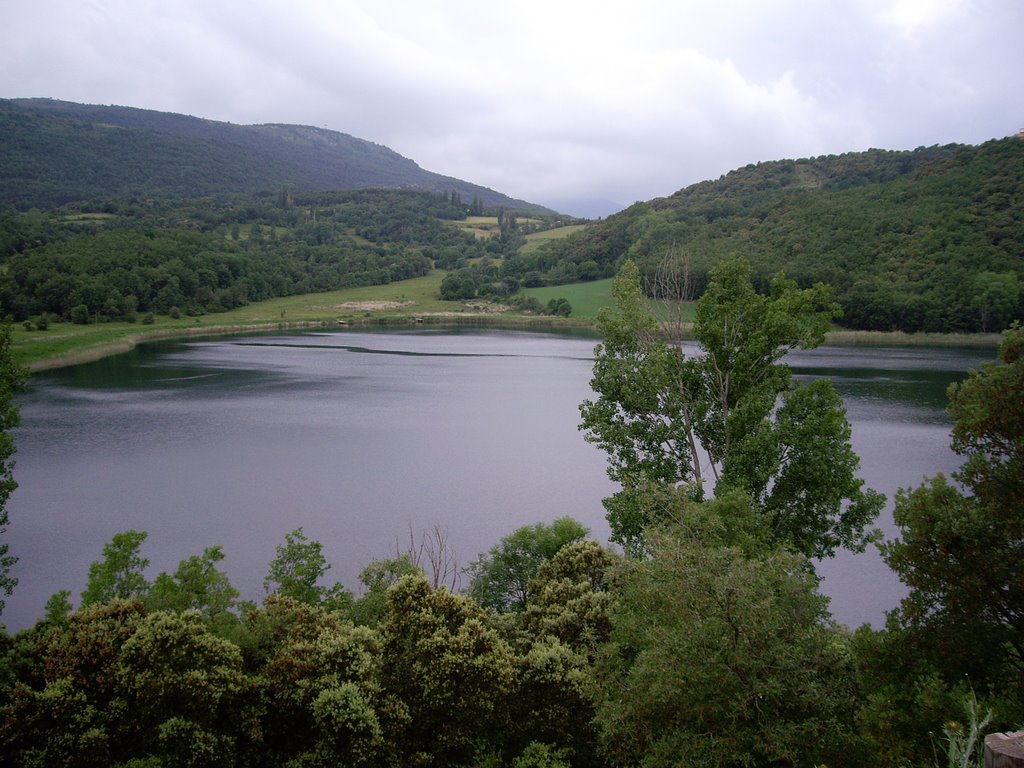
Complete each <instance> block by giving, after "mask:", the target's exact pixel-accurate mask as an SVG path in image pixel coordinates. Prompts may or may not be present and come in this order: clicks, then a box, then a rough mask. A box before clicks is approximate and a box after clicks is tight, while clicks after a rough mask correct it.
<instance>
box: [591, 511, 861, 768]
mask: <svg viewBox="0 0 1024 768" xmlns="http://www.w3.org/2000/svg"><path fill="white" fill-rule="evenodd" d="M674 493H675V494H677V495H680V496H681V494H679V492H678V491H676V492H674ZM676 504H677V505H678V506H680V507H682V510H681V511H682V512H683V514H681V515H680V522H678V523H669V524H665V525H663V526H660V527H657V528H655V529H652V530H651V531H650V532H649V536H648V542H647V546H648V552H649V554H650V556H649V557H647V558H643V559H639V558H625V559H623V560H621V561H620V562H619V563H618V564H617V565H616V566H615V567H614V568H613V571H612V576H611V579H612V581H613V583H615V584H616V585H617V586H616V597H617V599H616V601H615V603H614V604H613V606H612V619H613V622H612V627H613V628H612V632H611V636H610V639H609V642H608V643H606V644H605V645H604V646H602V649H601V654H600V656H599V658H598V661H597V666H596V673H595V674H596V677H597V687H596V697H595V698H596V701H597V714H596V723H597V727H598V730H599V733H600V735H601V738H602V741H603V742H604V747H605V751H606V754H607V755H608V756H609V757H610V758H611V759H612V762H613V764H615V765H641V766H645V767H646V768H658V767H661V766H665V767H666V768H667V767H668V766H673V767H675V766H742V765H765V766H768V765H770V766H797V765H819V764H822V763H823V762H827V763H828V764H842V765H857V764H863V763H864V762H865V761H864V759H863V758H864V755H863V748H862V745H861V744H860V742H859V739H858V737H857V735H856V732H855V728H854V724H853V723H854V712H855V706H856V696H855V690H856V689H855V686H854V676H853V667H852V664H851V654H850V652H849V648H848V640H847V639H846V638H845V637H844V636H843V635H842V634H840V633H839V632H836V631H834V630H833V629H831V628H830V627H829V626H828V625H827V610H826V605H827V600H826V599H825V598H823V597H821V596H820V595H819V594H818V593H817V591H816V587H817V579H816V578H814V577H813V575H811V574H809V573H808V572H807V571H806V569H805V568H803V567H802V563H801V560H802V558H801V557H800V556H799V555H796V554H793V553H792V552H790V551H787V550H786V549H785V548H783V547H782V546H780V545H778V544H777V543H776V544H773V543H772V539H773V536H772V533H771V531H770V530H769V529H768V526H767V520H766V519H765V518H764V517H763V516H762V515H760V514H758V512H757V511H756V509H755V508H754V507H753V506H752V505H751V503H750V500H749V498H748V497H746V496H745V494H743V493H739V492H732V493H729V494H725V495H724V496H722V497H720V498H717V499H715V500H713V501H711V502H694V501H692V500H689V499H685V498H683V499H681V500H677V501H676Z"/></svg>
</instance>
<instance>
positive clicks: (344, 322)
mask: <svg viewBox="0 0 1024 768" xmlns="http://www.w3.org/2000/svg"><path fill="white" fill-rule="evenodd" d="M417 325H431V326H444V325H452V326H463V325H488V326H494V327H498V328H501V327H505V328H510V329H511V328H519V329H522V328H526V329H529V328H536V329H547V330H558V329H561V328H564V329H570V328H591V329H596V323H595V322H594V321H591V320H579V319H576V320H574V319H573V318H552V317H534V316H528V315H515V316H499V315H495V314H462V313H452V314H443V315H441V314H438V315H434V314H424V315H418V316H414V317H411V316H405V315H403V316H390V317H389V316H382V317H374V318H352V319H341V320H300V321H291V322H264V323H231V324H224V325H211V326H203V327H193V328H173V329H172V328H168V329H164V330H154V331H141V332H139V333H134V334H130V335H128V336H125V337H124V338H121V339H118V340H116V341H111V342H105V343H100V344H96V345H93V346H89V347H85V348H83V349H81V350H78V351H75V352H69V353H66V354H60V355H55V356H53V357H48V358H44V359H42V360H36V361H34V362H32V363H29V364H28V366H27V367H28V370H29V372H30V373H37V372H39V371H48V370H55V369H58V368H66V367H69V366H73V365H79V364H82V363H91V362H95V361H97V360H102V359H103V358H106V357H111V356H113V355H119V354H123V353H125V352H130V351H131V350H133V349H135V347H136V346H138V345H139V344H145V343H147V342H150V341H161V340H171V339H188V338H193V337H202V336H235V335H244V334H247V333H260V332H264V331H277V330H280V331H290V330H304V329H315V328H329V329H333V330H338V329H343V328H351V327H368V326H417ZM1001 339H1002V334H999V333H984V334H954V333H919V334H909V333H905V332H903V331H855V330H837V331H830V332H829V333H828V334H826V336H825V342H824V346H836V347H847V346H876V347H902V346H906V347H937V348H940V347H972V348H978V349H982V348H991V349H993V350H995V349H996V348H997V347H998V345H999V342H1000V341H1001Z"/></svg>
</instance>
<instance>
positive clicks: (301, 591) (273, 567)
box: [263, 528, 352, 609]
mask: <svg viewBox="0 0 1024 768" xmlns="http://www.w3.org/2000/svg"><path fill="white" fill-rule="evenodd" d="M321 550H322V545H321V544H320V542H319V541H311V540H310V539H308V538H306V535H305V534H304V533H303V532H302V529H301V528H296V529H295V530H294V531H292V532H291V533H287V534H285V537H284V543H283V544H278V546H277V556H276V557H275V558H274V559H273V561H271V563H270V570H269V571H268V573H267V578H266V579H264V581H263V588H264V589H265V590H266V591H267V592H268V593H272V594H275V595H280V596H281V597H290V598H292V599H293V600H297V601H299V602H300V603H307V604H309V605H323V606H325V607H327V608H329V609H335V608H342V607H347V606H348V605H349V604H350V603H351V602H352V595H351V593H349V592H348V591H347V590H346V589H345V588H344V587H343V586H342V585H341V584H334V585H333V586H330V587H325V586H323V585H321V584H320V580H321V579H322V578H323V576H324V574H326V573H327V571H328V570H329V569H330V567H331V566H330V565H329V564H328V562H327V559H326V558H325V557H324V556H323V552H322V551H321Z"/></svg>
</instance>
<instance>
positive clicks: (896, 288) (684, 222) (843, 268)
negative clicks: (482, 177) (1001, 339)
mask: <svg viewBox="0 0 1024 768" xmlns="http://www.w3.org/2000/svg"><path fill="white" fill-rule="evenodd" d="M733 255H743V256H746V257H747V258H749V259H750V261H751V263H752V265H753V269H754V273H755V277H756V280H757V283H758V286H759V287H760V288H763V289H767V285H768V282H769V280H770V278H771V276H772V275H774V274H776V273H777V272H779V271H785V272H786V273H787V274H788V275H789V276H791V277H793V278H795V279H796V280H797V281H798V282H799V283H801V284H802V285H810V284H812V283H814V282H818V281H822V282H826V283H830V284H831V285H833V286H835V289H836V296H837V298H838V299H839V301H840V303H841V305H842V307H843V310H844V313H845V314H844V317H843V319H842V322H843V324H844V325H847V326H849V327H851V328H861V329H870V330H896V329H898V330H904V331H910V332H915V331H945V332H950V331H991V330H999V329H1001V328H1003V327H1006V326H1007V325H1008V324H1009V323H1010V322H1011V321H1012V320H1015V319H1018V320H1019V319H1024V305H1022V291H1021V288H1022V286H1024V140H1021V139H1020V138H1015V137H1014V138H1007V139H1001V140H995V141H990V142H987V143H985V144H983V145H981V146H977V147H972V146H962V145H947V146H941V147H927V148H919V149H917V150H914V151H907V152H894V151H883V150H869V151H867V152H855V153H848V154H843V155H838V156H827V157H815V158H807V159H801V160H780V161H775V162H766V163H758V164H757V165H748V166H746V167H744V168H740V169H738V170H735V171H732V172H730V173H729V174H726V175H725V176H723V177H721V178H720V179H718V180H715V181H706V182H702V183H700V184H695V185H692V186H690V187H686V188H685V189H682V190H680V191H678V192H676V193H675V194H674V195H671V196H670V197H665V198H658V199H655V200H651V201H649V202H645V203H637V204H635V205H633V206H631V207H630V208H628V209H626V210H625V211H623V212H621V213H619V214H616V215H614V216H610V217H609V218H608V219H606V220H604V221H602V222H598V223H596V224H594V225H592V226H590V227H588V228H587V229H586V230H584V231H583V232H580V233H577V234H575V235H573V236H571V237H569V238H566V239H565V240H560V241H554V242H552V243H550V244H546V245H543V246H541V247H539V248H537V249H536V250H535V251H533V252H531V253H525V254H522V255H521V256H520V261H519V264H518V266H519V268H520V269H521V270H522V271H523V272H527V271H537V272H540V273H542V274H543V276H544V278H545V280H546V281H547V282H549V283H558V282H573V281H576V280H579V279H599V278H603V277H608V276H609V275H611V274H614V273H615V271H616V270H617V268H618V266H619V264H621V262H622V260H623V259H625V258H627V257H628V258H632V259H634V260H635V261H636V262H637V263H638V264H639V265H640V267H641V269H642V271H643V272H644V274H645V275H646V276H647V277H648V278H652V277H653V276H654V275H655V274H656V272H657V270H658V268H659V265H661V264H663V263H665V261H666V260H673V259H674V260H681V261H682V262H684V263H685V264H686V265H687V266H688V269H689V274H690V284H691V286H692V288H693V292H694V294H695V295H700V293H701V292H702V291H703V288H704V286H705V285H706V284H707V280H708V275H709V272H710V270H711V268H712V267H713V266H714V265H715V264H717V263H718V262H719V261H721V260H722V259H723V258H726V257H728V256H733Z"/></svg>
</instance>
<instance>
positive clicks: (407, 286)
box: [13, 270, 481, 368]
mask: <svg viewBox="0 0 1024 768" xmlns="http://www.w3.org/2000/svg"><path fill="white" fill-rule="evenodd" d="M444 275H445V273H444V271H442V270H436V271H434V272H432V273H431V274H430V275H427V276H426V277H420V278H416V279H413V280H403V281H401V282H397V283H391V284H390V285H375V286H369V287H365V288H349V289H346V290H341V291H332V292H330V293H314V294H309V295H306V296H287V297H284V298H280V299H271V300H270V301H262V302H259V303H256V304H249V305H248V306H245V307H240V308H238V309H234V310H231V311H230V312H219V313H217V314H210V315H203V316H201V317H184V316H183V317H180V318H177V319H175V318H171V317H167V316H157V317H155V318H154V322H153V323H152V324H151V325H144V324H142V323H141V322H136V323H94V324H90V325H74V324H73V323H51V324H50V327H49V329H47V330H45V331H39V330H34V331H26V330H25V329H24V328H23V327H22V326H21V325H19V324H15V325H14V327H13V340H14V346H13V353H14V358H15V360H17V361H18V362H19V363H21V364H23V365H29V366H32V367H33V368H40V367H48V366H55V365H65V364H69V363H72V362H80V361H84V360H90V359H96V358H98V357H102V356H104V355H107V354H111V353H115V352H120V351H126V350H128V349H131V347H132V346H133V345H134V344H135V343H137V342H139V341H144V340H146V339H153V338H164V337H173V336H187V335H192V334H202V333H220V332H230V331H237V330H244V329H245V328H261V327H268V328H273V327H278V326H301V325H303V324H317V323H331V324H335V323H340V324H345V323H359V322H379V321H394V322H414V321H415V319H416V318H417V317H420V316H435V317H436V316H446V317H448V316H450V317H452V318H453V319H454V320H456V321H457V320H458V319H459V316H465V317H473V316H474V315H476V314H479V313H481V309H480V307H478V306H473V305H468V304H462V303H458V302H450V301H441V300H440V299H439V298H438V295H439V291H440V285H441V279H442V278H443V277H444Z"/></svg>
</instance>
